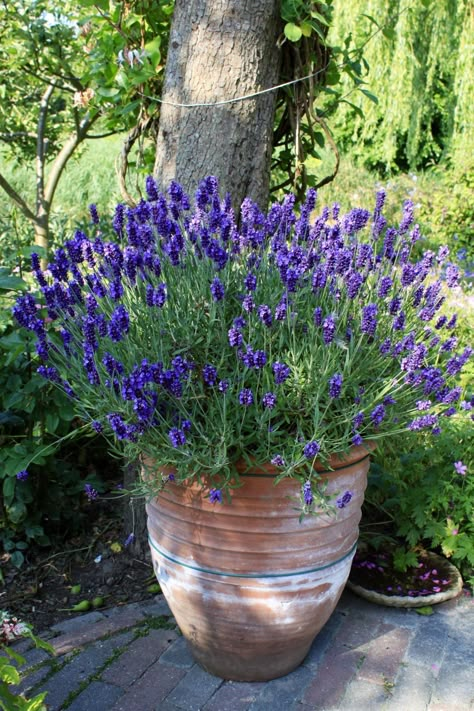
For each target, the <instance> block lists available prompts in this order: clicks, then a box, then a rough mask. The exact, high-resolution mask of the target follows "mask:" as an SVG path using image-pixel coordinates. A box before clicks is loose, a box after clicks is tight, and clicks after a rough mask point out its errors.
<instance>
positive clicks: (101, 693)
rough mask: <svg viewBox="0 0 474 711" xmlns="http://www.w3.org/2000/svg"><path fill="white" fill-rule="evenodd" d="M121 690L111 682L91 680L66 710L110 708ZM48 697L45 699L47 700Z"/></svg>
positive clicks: (83, 710) (78, 710)
mask: <svg viewBox="0 0 474 711" xmlns="http://www.w3.org/2000/svg"><path fill="white" fill-rule="evenodd" d="M122 694H123V691H122V689H119V688H118V687H116V686H113V685H112V684H104V682H102V681H93V682H92V683H91V684H90V686H88V687H87V689H84V691H83V692H82V693H80V694H79V696H76V698H75V699H74V701H73V702H72V704H71V705H70V706H68V707H67V711H91V709H103V711H105V709H110V708H111V707H112V706H113V704H114V703H115V702H116V701H117V699H118V698H119V697H120V696H122ZM47 700H48V699H46V701H47Z"/></svg>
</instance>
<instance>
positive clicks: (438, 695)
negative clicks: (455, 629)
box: [431, 641, 474, 711]
mask: <svg viewBox="0 0 474 711" xmlns="http://www.w3.org/2000/svg"><path fill="white" fill-rule="evenodd" d="M471 645H472V641H471ZM459 651H460V652H462V651H463V650H462V649H460V650H459ZM464 651H465V652H466V656H465V657H463V656H462V654H460V655H459V656H454V655H451V656H450V655H449V648H447V650H446V659H445V663H443V665H442V667H441V669H440V672H439V674H438V678H437V679H436V682H435V684H434V690H433V695H432V698H431V701H432V703H437V704H445V705H446V706H448V707H449V705H450V704H451V707H450V708H453V709H456V711H458V706H459V708H460V709H461V708H463V707H469V706H470V705H471V704H472V706H474V682H473V672H472V670H473V664H472V661H470V660H469V656H471V657H472V654H473V652H472V647H471V649H470V650H468V649H467V648H465V649H464ZM456 704H457V705H456Z"/></svg>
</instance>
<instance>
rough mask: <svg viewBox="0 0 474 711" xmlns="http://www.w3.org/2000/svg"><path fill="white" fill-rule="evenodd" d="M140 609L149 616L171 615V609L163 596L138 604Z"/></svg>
mask: <svg viewBox="0 0 474 711" xmlns="http://www.w3.org/2000/svg"><path fill="white" fill-rule="evenodd" d="M140 610H141V611H142V612H143V614H144V615H147V616H151V617H172V616H173V615H172V614H171V610H170V608H169V607H168V603H167V602H166V600H165V599H164V598H163V599H162V600H159V601H156V599H155V601H153V600H150V601H148V602H146V603H142V604H141V605H140Z"/></svg>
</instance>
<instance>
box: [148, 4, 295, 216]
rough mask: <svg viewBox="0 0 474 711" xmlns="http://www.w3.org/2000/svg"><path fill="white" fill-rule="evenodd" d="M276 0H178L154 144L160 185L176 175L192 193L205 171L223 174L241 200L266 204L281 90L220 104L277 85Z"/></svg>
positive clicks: (228, 187) (235, 197)
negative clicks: (277, 104) (247, 197)
mask: <svg viewBox="0 0 474 711" xmlns="http://www.w3.org/2000/svg"><path fill="white" fill-rule="evenodd" d="M280 31H281V19H280V2H278V0H176V4H175V9H174V17H173V24H172V28H171V35H170V43H169V50H168V57H167V61H166V75H165V83H164V90H163V97H162V98H163V102H164V103H163V105H162V108H161V117H160V129H159V134H158V139H157V146H156V162H155V169H154V172H155V177H156V179H157V181H158V183H159V184H160V185H161V187H162V188H166V187H167V186H168V184H169V182H170V181H171V180H172V179H175V180H178V181H179V182H180V183H181V184H182V185H183V186H184V188H185V189H186V190H187V191H188V192H190V193H191V194H192V193H193V192H194V190H195V188H196V187H197V184H198V183H199V181H200V180H201V179H202V178H204V177H205V176H206V175H215V176H216V177H217V178H219V181H220V184H221V190H222V191H223V192H230V194H231V196H232V199H233V203H234V205H235V206H236V207H238V206H240V204H241V202H242V200H243V198H244V197H246V196H249V197H251V198H252V199H253V200H255V202H257V203H258V204H259V205H260V206H261V207H262V208H265V207H266V205H267V202H268V191H269V179H270V159H271V150H272V134H273V119H274V110H275V99H276V91H273V92H269V93H266V94H262V95H260V96H258V97H255V98H252V99H245V100H243V101H238V102H234V103H228V104H225V105H222V106H202V107H192V108H179V107H175V106H171V105H169V103H166V102H171V103H184V104H195V103H215V102H219V101H226V100H229V99H234V98H236V97H241V96H245V95H247V94H251V93H253V92H258V91H261V90H263V89H267V88H269V87H271V86H274V85H276V84H277V83H278V77H279V65H280V52H279V49H278V47H277V39H278V35H279V33H280Z"/></svg>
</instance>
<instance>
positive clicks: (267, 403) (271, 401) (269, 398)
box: [262, 392, 277, 410]
mask: <svg viewBox="0 0 474 711" xmlns="http://www.w3.org/2000/svg"><path fill="white" fill-rule="evenodd" d="M276 400H277V398H276V395H275V393H272V392H268V393H265V395H264V396H263V398H262V404H263V407H265V408H266V409H267V410H273V408H274V407H275V405H276Z"/></svg>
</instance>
